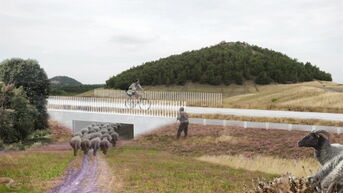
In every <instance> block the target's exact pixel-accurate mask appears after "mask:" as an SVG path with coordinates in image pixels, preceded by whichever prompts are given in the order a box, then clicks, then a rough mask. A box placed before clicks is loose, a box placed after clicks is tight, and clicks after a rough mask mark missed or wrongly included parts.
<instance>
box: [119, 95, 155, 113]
mask: <svg viewBox="0 0 343 193" xmlns="http://www.w3.org/2000/svg"><path fill="white" fill-rule="evenodd" d="M127 96H128V97H129V98H128V99H126V100H125V106H126V107H127V108H129V109H134V108H135V107H136V106H137V105H138V106H139V108H140V109H142V110H149V109H150V107H151V102H150V100H148V99H147V98H144V97H142V96H139V97H138V99H136V98H134V97H133V96H134V95H129V94H127Z"/></svg>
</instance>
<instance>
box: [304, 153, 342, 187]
mask: <svg viewBox="0 0 343 193" xmlns="http://www.w3.org/2000/svg"><path fill="white" fill-rule="evenodd" d="M309 182H310V183H311V186H312V187H313V188H316V189H317V190H318V191H324V192H326V193H333V192H336V191H339V190H340V192H343V152H342V153H341V154H339V155H337V156H336V157H334V158H333V159H331V160H330V161H328V162H327V163H326V164H325V165H324V166H323V167H321V168H320V169H319V170H318V171H317V173H316V174H315V175H313V176H311V177H309Z"/></svg>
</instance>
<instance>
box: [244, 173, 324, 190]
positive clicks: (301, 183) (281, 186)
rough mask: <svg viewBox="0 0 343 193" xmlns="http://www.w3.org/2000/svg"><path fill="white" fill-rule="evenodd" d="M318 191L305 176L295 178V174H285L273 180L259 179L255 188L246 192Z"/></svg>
mask: <svg viewBox="0 0 343 193" xmlns="http://www.w3.org/2000/svg"><path fill="white" fill-rule="evenodd" d="M286 192H287V193H316V192H317V191H315V190H313V189H312V188H311V187H310V186H309V184H308V182H307V180H306V179H305V178H294V177H293V176H283V177H280V178H276V179H274V180H273V181H269V182H268V181H266V180H264V181H261V180H259V181H257V182H256V183H255V188H254V190H249V191H245V193H286Z"/></svg>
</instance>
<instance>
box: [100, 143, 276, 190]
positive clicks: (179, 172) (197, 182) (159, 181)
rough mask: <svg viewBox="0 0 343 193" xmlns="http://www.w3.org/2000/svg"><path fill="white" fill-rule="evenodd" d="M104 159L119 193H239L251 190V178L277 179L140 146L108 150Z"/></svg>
mask: <svg viewBox="0 0 343 193" xmlns="http://www.w3.org/2000/svg"><path fill="white" fill-rule="evenodd" d="M106 159H107V161H108V163H109V164H110V167H111V168H112V171H113V173H114V174H115V175H116V176H117V177H118V179H120V181H119V182H116V184H117V185H116V186H117V191H116V192H119V193H136V192H137V193H138V192H142V193H143V192H144V193H157V192H182V193H191V192H194V193H199V192H201V193H212V192H216V193H224V192H232V193H241V192H243V191H244V186H245V185H246V184H248V187H249V188H253V185H252V184H251V179H253V178H255V179H258V178H267V179H269V180H270V179H272V178H274V177H276V176H277V175H272V174H266V173H263V172H257V171H255V172H253V171H247V170H244V169H233V168H229V167H225V166H220V165H216V164H211V163H206V162H202V161H198V160H195V159H193V158H192V157H184V156H178V155H175V154H170V153H167V152H163V151H159V150H154V149H151V148H142V147H139V146H121V147H118V148H116V149H113V150H111V151H110V152H109V154H108V155H107V157H106Z"/></svg>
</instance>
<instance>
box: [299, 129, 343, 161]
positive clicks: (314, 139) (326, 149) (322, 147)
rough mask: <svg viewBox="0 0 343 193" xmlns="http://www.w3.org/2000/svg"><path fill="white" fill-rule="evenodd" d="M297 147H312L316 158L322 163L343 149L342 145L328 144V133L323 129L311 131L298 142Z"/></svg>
mask: <svg viewBox="0 0 343 193" xmlns="http://www.w3.org/2000/svg"><path fill="white" fill-rule="evenodd" d="M298 146H299V147H313V148H314V149H315V151H314V155H315V158H316V160H317V161H318V162H319V163H320V164H321V165H324V164H325V163H326V162H328V161H329V160H330V159H332V158H333V157H335V156H337V155H338V154H339V153H340V152H342V151H343V145H341V144H330V133H329V132H327V131H324V130H319V131H312V132H310V133H309V134H308V135H307V136H305V137H304V138H303V139H301V140H300V141H299V142H298Z"/></svg>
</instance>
